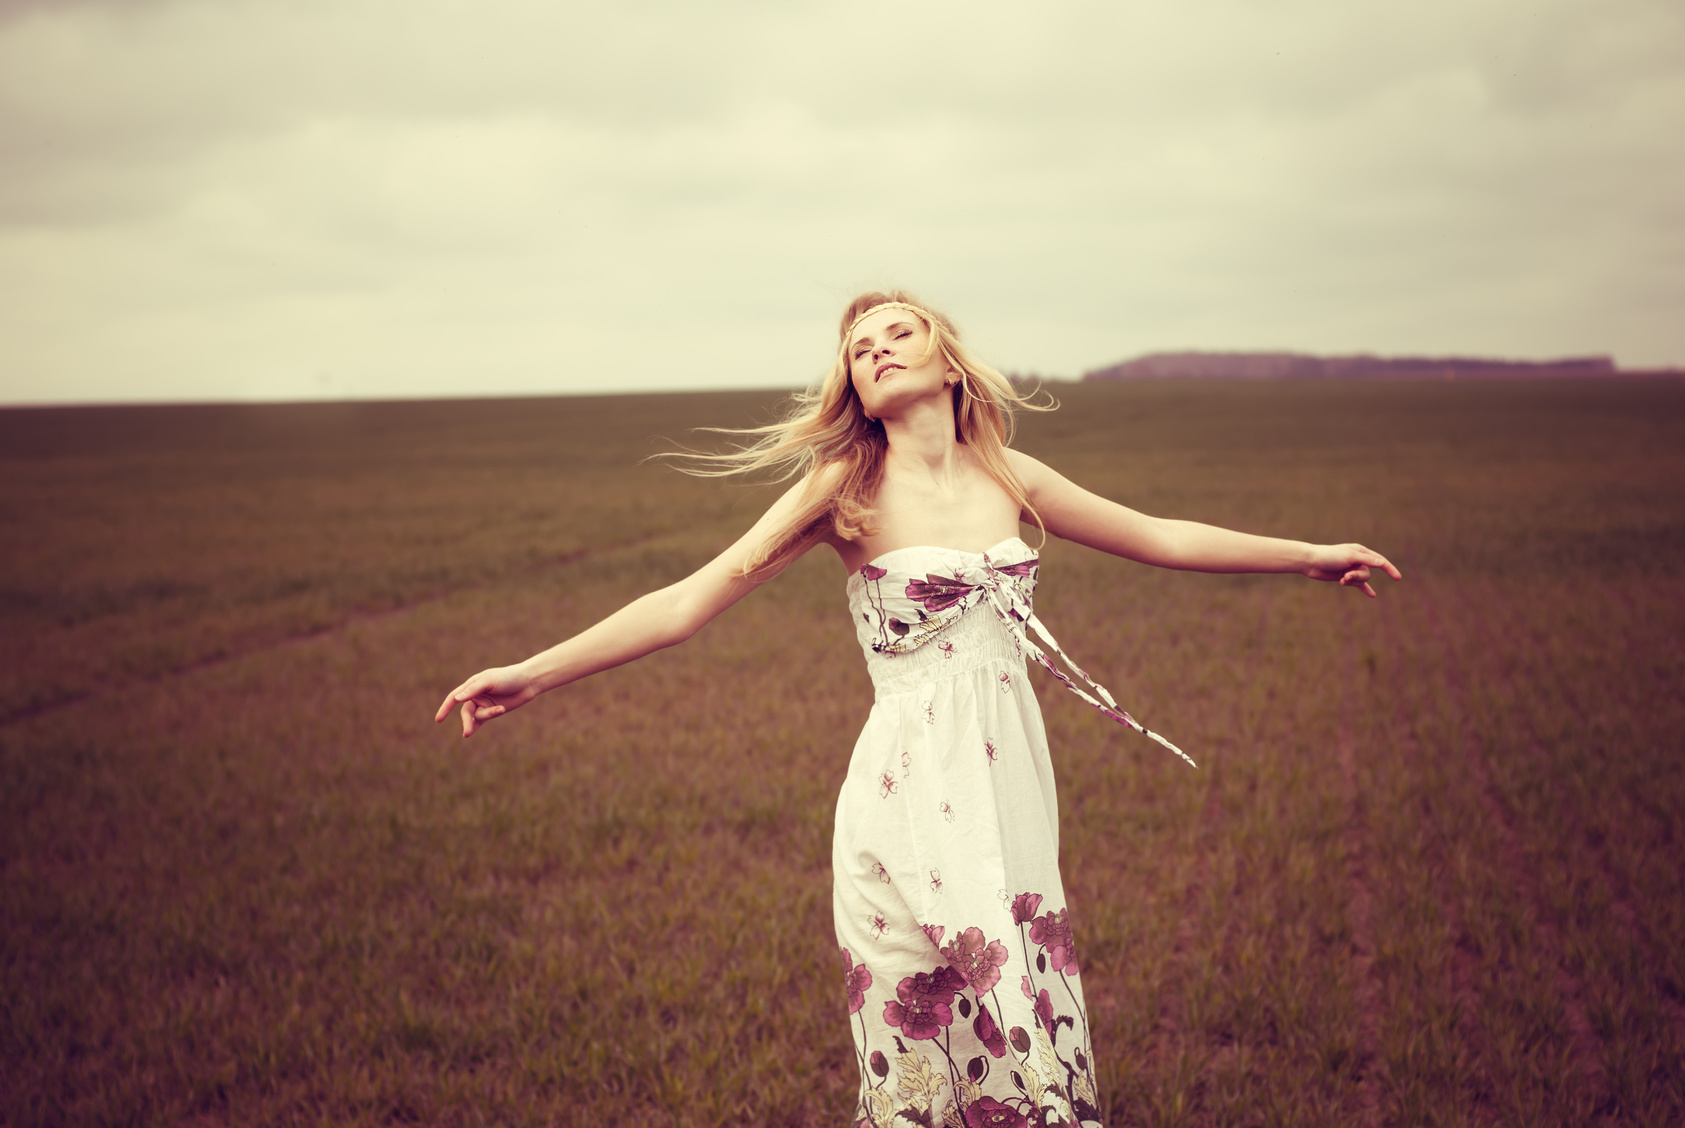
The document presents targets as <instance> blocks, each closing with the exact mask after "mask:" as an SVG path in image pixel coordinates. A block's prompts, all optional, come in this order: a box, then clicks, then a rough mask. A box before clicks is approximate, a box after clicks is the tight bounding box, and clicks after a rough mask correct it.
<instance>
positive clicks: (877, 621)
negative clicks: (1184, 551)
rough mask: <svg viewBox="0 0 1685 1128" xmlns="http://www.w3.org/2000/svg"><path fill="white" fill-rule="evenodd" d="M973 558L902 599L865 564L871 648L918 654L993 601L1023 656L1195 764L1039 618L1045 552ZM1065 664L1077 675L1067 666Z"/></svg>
mask: <svg viewBox="0 0 1685 1128" xmlns="http://www.w3.org/2000/svg"><path fill="white" fill-rule="evenodd" d="M1003 543H1006V542H1003ZM1019 543H1022V542H1019ZM997 547H999V546H997ZM966 555H976V556H977V557H978V558H979V560H980V561H981V565H980V566H979V567H971V568H958V569H956V570H955V571H953V572H952V573H941V572H926V573H925V576H924V578H923V579H922V580H921V579H919V578H917V577H916V576H910V577H908V580H907V583H906V585H905V587H904V588H903V590H902V592H901V593H900V595H899V596H897V595H896V594H895V591H894V582H893V581H892V582H891V585H890V594H889V595H888V596H886V595H885V594H884V590H883V586H884V585H883V581H884V580H885V579H886V578H888V576H889V574H890V573H889V569H887V568H884V567H881V566H879V565H877V564H864V565H862V566H861V567H860V573H859V574H860V578H861V581H862V584H863V586H864V590H865V595H866V601H867V603H868V604H869V606H870V610H869V611H867V612H863V613H862V614H863V616H864V619H863V621H864V622H865V623H866V624H867V626H868V628H871V629H874V630H875V637H874V638H872V639H871V640H870V642H869V644H868V645H870V647H871V649H872V650H874V651H875V652H877V653H879V654H884V655H896V654H911V653H912V652H913V651H915V650H917V649H918V648H919V647H921V646H923V645H924V644H925V643H927V642H929V641H930V640H931V639H932V638H934V637H935V636H936V635H938V634H940V633H941V632H942V631H945V630H947V629H948V628H949V627H951V626H953V625H954V624H955V623H957V622H958V621H959V619H960V617H961V616H962V615H964V614H965V613H966V612H967V611H969V610H970V609H971V608H973V607H975V606H977V605H979V604H982V603H986V604H988V605H989V607H990V608H992V609H993V611H994V613H995V615H996V616H997V617H998V618H999V619H1000V621H1001V623H1002V625H1004V626H1005V627H1006V628H1007V634H1008V636H1009V637H1010V639H1011V641H1012V646H1013V650H1014V651H1015V652H1016V653H1017V654H1018V655H1019V656H1023V655H1026V654H1027V655H1028V656H1029V657H1030V658H1031V659H1033V660H1034V661H1035V663H1036V664H1037V665H1038V666H1040V667H1042V668H1043V669H1044V670H1046V671H1047V672H1048V673H1049V674H1052V675H1053V676H1054V677H1055V678H1056V679H1058V681H1059V683H1060V684H1061V685H1063V686H1064V687H1065V688H1066V689H1068V690H1070V691H1071V692H1072V693H1074V694H1076V695H1077V696H1078V697H1080V698H1082V699H1083V700H1084V701H1086V702H1087V703H1088V704H1090V705H1092V706H1093V707H1094V708H1096V709H1098V710H1099V711H1100V712H1102V713H1104V714H1105V715H1106V716H1108V717H1110V718H1111V719H1112V720H1114V721H1116V722H1117V723H1119V724H1121V725H1125V726H1127V727H1129V728H1132V729H1134V730H1135V731H1136V732H1138V733H1140V734H1141V735H1143V736H1145V737H1147V738H1149V739H1151V740H1153V741H1156V742H1157V743H1159V744H1161V745H1163V746H1164V747H1165V748H1167V749H1169V750H1170V751H1171V752H1174V753H1175V754H1176V755H1178V756H1180V757H1181V758H1182V759H1183V760H1186V761H1187V762H1188V763H1189V764H1190V765H1193V764H1194V762H1193V760H1192V758H1190V757H1189V756H1188V754H1187V753H1185V752H1183V751H1182V750H1181V749H1180V748H1178V747H1176V746H1175V745H1174V744H1172V743H1171V742H1170V741H1169V740H1167V739H1166V738H1164V737H1163V736H1160V735H1159V734H1158V733H1156V732H1153V731H1152V730H1151V729H1149V728H1147V727H1146V726H1145V725H1143V724H1141V722H1139V721H1137V720H1136V719H1135V718H1134V717H1132V716H1131V715H1130V714H1129V713H1128V712H1127V711H1126V710H1124V709H1122V708H1120V707H1119V705H1118V703H1117V701H1116V700H1115V699H1113V697H1112V695H1111V693H1110V691H1108V690H1107V689H1106V687H1105V686H1103V685H1101V684H1100V683H1098V682H1096V681H1095V680H1094V679H1093V678H1091V677H1089V676H1088V674H1087V672H1086V671H1084V670H1083V668H1082V667H1081V666H1078V665H1077V664H1076V663H1075V662H1073V661H1071V657H1070V655H1068V654H1066V653H1065V652H1064V650H1063V649H1061V648H1060V646H1059V643H1058V640H1057V639H1055V638H1054V637H1053V635H1052V634H1051V633H1049V632H1048V630H1047V628H1046V627H1045V626H1044V625H1043V624H1042V622H1041V620H1040V619H1038V618H1036V614H1035V611H1034V609H1033V605H1032V603H1031V594H1032V593H1033V592H1034V590H1035V585H1036V578H1037V572H1038V570H1039V568H1040V566H1041V565H1040V558H1039V557H1037V556H1036V555H1035V554H1034V553H1031V554H1030V556H1029V557H1028V558H1027V559H1024V560H1019V561H1016V562H1013V563H1006V562H1004V561H996V560H994V559H993V558H991V557H990V555H989V553H987V552H983V553H976V554H966ZM909 616H911V617H910V618H909ZM1032 633H1033V634H1034V635H1035V636H1036V637H1038V638H1040V639H1041V644H1037V643H1035V642H1032V641H1031V639H1030V635H1031V634H1032ZM1050 651H1051V654H1050V653H1049V652H1050ZM1055 657H1056V658H1057V659H1058V661H1057V662H1056V661H1055V660H1054V659H1055ZM1059 662H1063V663H1064V664H1065V667H1066V668H1067V669H1068V670H1069V671H1070V673H1066V672H1065V670H1062V669H1060V668H1059ZM1073 674H1074V675H1075V677H1074V678H1073V677H1072V675H1073ZM1000 678H1001V690H1002V692H1010V690H1011V686H1012V680H1011V678H1010V676H1009V675H1007V674H1005V673H1002V674H1001V675H1000ZM1079 681H1080V682H1081V683H1082V684H1078V682H1079ZM1194 766H1197V765H1194Z"/></svg>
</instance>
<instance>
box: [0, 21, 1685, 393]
mask: <svg viewBox="0 0 1685 1128" xmlns="http://www.w3.org/2000/svg"><path fill="white" fill-rule="evenodd" d="M1682 137H1685V5H1682V4H1680V3H1678V2H1677V0H1606V2H1598V3H1593V2H1589V0H1585V2H1577V3H1576V2H1567V0H1488V2H1485V3H1480V4H1471V3H1468V2H1467V0H1455V2H1445V0H1426V2H1423V0H1418V2H1416V3H1412V4H1397V3H1390V4H1382V3H1378V2H1373V0H1341V2H1338V3H1336V2H1332V0H1326V2H1294V0H1162V2H1154V3H1136V2H1129V0H1107V2H1103V3H1093V4H1088V3H1059V2H1049V0H1042V2H1040V3H1035V4H1030V3H1005V2H997V0H966V2H963V3H958V2H956V3H927V2H907V0H898V2H896V3H873V2H863V3H853V4H848V5H842V4H837V3H835V2H831V3H807V2H799V0H785V2H774V0H765V2H761V3H754V2H721V0H710V2H708V3H694V2H687V3H677V2H675V3H670V4H663V3H609V4H603V3H593V4H584V3H573V2H568V0H563V2H555V0H504V2H499V0H479V2H475V3H466V2H464V3H451V2H439V0H212V2H205V0H111V2H79V0H39V2H35V3H24V2H19V0H0V402H11V403H19V402H68V401H87V400H123V401H132V400H152V399H294V398H317V397H336V398H337V397H341V396H354V397H384V396H440V395H452V396H454V395H477V394H504V393H542V392H584V391H612V390H633V389H661V388H710V387H744V386H796V385H800V384H804V383H807V382H808V381H809V380H811V379H812V378H813V377H814V376H816V375H817V374H818V373H819V372H820V371H821V370H822V369H823V368H824V367H825V366H826V365H827V364H828V363H829V360H830V358H831V356H832V355H833V350H834V349H835V321H836V318H837V315H838V313H839V311H840V308H841V306H842V304H843V303H844V302H845V301H846V300H847V299H848V298H849V297H850V296H852V294H853V293H855V292H856V291H857V290H859V289H861V288H864V287H867V286H873V285H882V284H901V285H904V286H906V287H908V288H911V289H913V290H914V291H916V292H918V293H920V294H922V295H923V296H924V297H925V298H926V299H927V300H928V301H929V302H930V303H931V304H932V305H935V306H937V307H938V308H941V309H944V310H946V311H948V312H949V313H950V314H952V316H953V317H954V318H955V319H956V320H957V321H958V322H959V324H960V326H961V328H962V330H963V331H964V332H965V334H966V336H967V338H968V339H970V340H971V341H972V342H973V343H974V344H975V345H976V346H977V347H978V348H979V349H980V350H981V351H982V353H983V354H984V355H985V356H986V357H988V358H990V359H991V360H993V361H994V362H995V363H996V364H997V365H998V366H999V367H1002V368H1005V369H1009V370H1019V371H1035V372H1040V373H1044V374H1051V375H1076V374H1078V373H1080V372H1082V371H1084V370H1086V369H1089V368H1093V367H1098V366H1100V365H1103V364H1107V363H1110V362H1114V361H1117V360H1120V359H1123V358H1125V357H1129V356H1133V355H1137V354H1139V353H1142V352H1146V351H1150V350H1156V349H1173V348H1207V349H1250V348H1260V349H1263V348H1270V349H1273V348H1291V349H1302V350H1308V351H1318V352H1347V351H1374V352H1382V353H1396V352H1411V353H1433V354H1446V353H1468V354H1477V355H1504V356H1524V357H1550V356H1559V355H1572V354H1586V353H1612V354H1614V355H1615V356H1616V358H1617V360H1618V361H1619V362H1620V363H1622V364H1623V365H1628V366H1642V365H1661V364H1680V363H1685V315H1682V314H1681V309H1685V144H1682V143H1681V141H1680V139H1681V138H1682Z"/></svg>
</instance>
